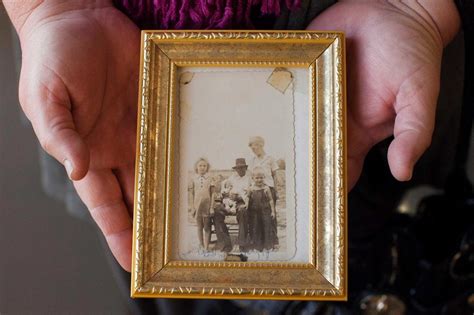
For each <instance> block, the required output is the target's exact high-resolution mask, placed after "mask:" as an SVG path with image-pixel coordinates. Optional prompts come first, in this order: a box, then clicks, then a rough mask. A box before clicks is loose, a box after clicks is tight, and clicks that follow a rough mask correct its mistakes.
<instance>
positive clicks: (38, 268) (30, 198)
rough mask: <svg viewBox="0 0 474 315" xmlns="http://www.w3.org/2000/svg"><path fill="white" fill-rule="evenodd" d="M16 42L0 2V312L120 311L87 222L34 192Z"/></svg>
mask: <svg viewBox="0 0 474 315" xmlns="http://www.w3.org/2000/svg"><path fill="white" fill-rule="evenodd" d="M19 62H20V49H19V46H18V39H17V37H16V35H15V33H14V31H13V26H11V24H10V21H9V19H8V17H7V14H6V12H5V9H4V8H3V6H2V5H1V4H0V314H117V315H120V314H128V310H127V307H126V301H125V300H124V299H123V298H122V296H121V295H120V292H119V290H118V288H117V286H116V283H115V280H114V278H113V275H112V271H111V269H110V267H109V263H108V262H107V256H106V255H105V253H104V250H103V249H102V246H101V243H100V242H101V240H100V238H99V234H98V232H97V229H96V227H95V225H93V224H90V223H88V222H87V221H84V220H78V219H76V218H74V217H73V216H71V215H70V214H69V213H68V212H67V211H66V210H65V209H64V204H63V203H61V202H58V201H55V200H53V199H51V198H49V197H48V196H46V195H45V193H44V192H43V191H42V188H41V182H40V168H39V157H38V150H40V148H39V146H38V142H37V140H36V137H35V136H34V133H33V130H32V128H31V126H30V125H29V124H28V123H25V122H26V121H24V119H25V118H24V117H23V116H22V113H21V108H20V106H19V104H18V96H17V95H18V92H17V91H18V69H19Z"/></svg>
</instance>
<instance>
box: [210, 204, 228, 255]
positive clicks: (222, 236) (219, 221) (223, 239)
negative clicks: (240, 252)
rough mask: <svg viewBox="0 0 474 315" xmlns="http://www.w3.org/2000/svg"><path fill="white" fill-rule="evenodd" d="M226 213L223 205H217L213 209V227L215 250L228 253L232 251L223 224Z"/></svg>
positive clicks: (225, 227) (225, 225)
mask: <svg viewBox="0 0 474 315" xmlns="http://www.w3.org/2000/svg"><path fill="white" fill-rule="evenodd" d="M226 214H227V212H226V209H225V207H224V205H222V204H221V205H219V206H217V207H216V208H215V209H214V217H213V221H214V227H215V231H216V236H217V244H216V250H220V251H223V252H230V251H231V250H232V241H231V240H230V235H229V229H228V228H227V224H226V223H225V216H226Z"/></svg>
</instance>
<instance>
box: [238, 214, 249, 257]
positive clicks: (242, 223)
mask: <svg viewBox="0 0 474 315" xmlns="http://www.w3.org/2000/svg"><path fill="white" fill-rule="evenodd" d="M236 217H237V223H238V224H239V234H238V235H237V244H238V245H239V248H240V251H242V252H247V251H248V250H249V245H250V236H249V217H248V212H247V209H246V208H245V205H240V206H237V215H236Z"/></svg>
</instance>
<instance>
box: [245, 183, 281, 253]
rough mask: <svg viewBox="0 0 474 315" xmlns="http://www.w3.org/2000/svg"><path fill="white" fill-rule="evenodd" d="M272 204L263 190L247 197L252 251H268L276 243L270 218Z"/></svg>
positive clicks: (272, 221)
mask: <svg viewBox="0 0 474 315" xmlns="http://www.w3.org/2000/svg"><path fill="white" fill-rule="evenodd" d="M270 202H272V201H271V200H270V199H269V198H268V196H267V193H266V190H265V189H258V190H252V191H251V192H250V195H249V207H248V219H249V237H250V246H251V247H252V249H256V250H258V251H262V250H264V249H266V250H270V249H273V248H274V246H275V245H276V244H277V243H278V237H277V234H276V233H275V232H276V230H275V224H274V219H273V218H272V208H271V205H270Z"/></svg>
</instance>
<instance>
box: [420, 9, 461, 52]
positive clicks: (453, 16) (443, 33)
mask: <svg viewBox="0 0 474 315" xmlns="http://www.w3.org/2000/svg"><path fill="white" fill-rule="evenodd" d="M418 3H419V5H420V6H422V7H423V9H424V10H426V12H427V13H428V14H429V16H430V18H431V19H432V21H433V23H434V24H435V26H436V28H437V30H438V32H439V35H440V37H441V40H442V42H443V46H446V45H447V44H448V43H449V42H450V41H451V40H452V39H453V38H454V36H456V34H457V33H458V31H459V28H460V26H461V18H460V16H459V12H458V9H457V8H456V5H455V3H454V1H452V0H448V1H445V0H442V1H441V0H440V1H433V0H420V1H419V2H418Z"/></svg>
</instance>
